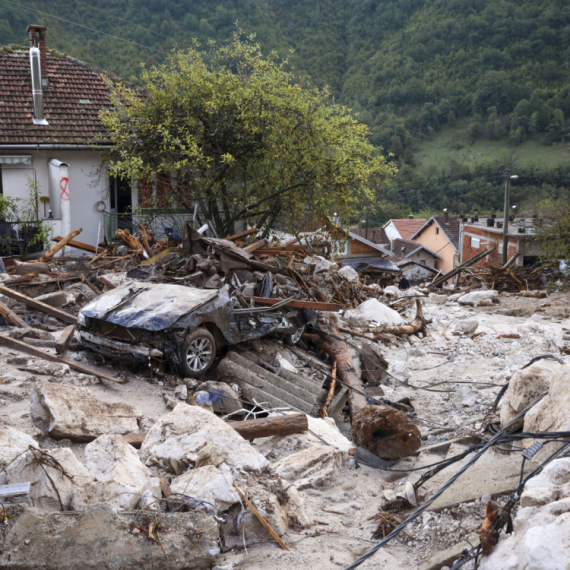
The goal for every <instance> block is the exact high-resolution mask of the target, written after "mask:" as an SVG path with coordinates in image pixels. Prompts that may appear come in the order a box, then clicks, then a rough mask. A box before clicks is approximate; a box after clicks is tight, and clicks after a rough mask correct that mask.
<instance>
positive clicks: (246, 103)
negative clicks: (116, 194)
mask: <svg viewBox="0 0 570 570" xmlns="http://www.w3.org/2000/svg"><path fill="white" fill-rule="evenodd" d="M286 65H287V62H285V61H279V60H278V58H277V57H276V55H275V54H271V55H270V56H269V57H264V56H263V55H262V53H261V50H260V48H259V46H258V45H257V44H256V43H255V42H254V38H253V37H249V38H247V39H245V40H244V39H242V38H241V36H240V34H239V33H238V32H236V34H235V35H234V38H233V40H232V41H231V42H228V43H227V44H225V45H223V46H221V47H218V46H215V45H214V44H210V45H209V46H208V47H207V48H206V49H205V50H201V49H200V47H199V46H196V47H195V48H194V49H191V50H189V51H184V52H175V53H173V54H172V55H171V56H170V57H169V58H168V60H167V61H166V63H165V64H164V65H162V66H160V67H155V68H152V69H144V70H143V73H142V84H143V85H142V87H143V89H142V90H134V89H132V88H130V87H129V86H126V85H113V89H112V103H113V107H112V109H110V110H107V111H103V112H102V114H101V119H102V121H103V124H104V125H105V127H106V129H107V131H108V133H109V134H110V136H111V137H112V139H113V142H114V147H113V150H112V153H111V154H110V156H109V163H110V170H111V172H112V173H113V174H114V175H119V176H123V177H133V178H135V179H138V180H142V181H150V180H154V181H156V180H157V178H158V179H160V180H169V181H170V182H169V184H168V200H169V201H170V203H171V204H176V206H177V207H184V208H187V209H190V208H192V207H194V205H195V204H196V203H197V204H198V205H199V210H200V212H201V213H202V215H203V216H204V217H205V218H207V219H209V220H210V221H211V222H212V223H213V224H214V226H215V227H216V230H217V231H218V233H219V234H220V235H227V234H228V233H232V232H233V229H234V224H235V222H237V221H239V220H244V221H247V222H249V223H250V224H252V225H253V226H255V227H263V228H264V229H265V232H266V233H267V232H268V231H269V230H270V229H271V228H272V227H273V226H274V225H275V223H276V222H277V221H279V222H280V223H281V224H283V223H284V224H285V226H288V227H290V228H292V227H295V225H297V226H298V224H299V220H300V218H307V217H310V218H312V219H316V220H323V219H326V218H327V217H329V216H330V215H331V214H332V213H333V212H336V213H337V214H338V215H339V216H341V217H342V218H343V219H347V218H348V216H349V215H350V214H351V212H352V211H353V209H354V207H355V206H356V205H357V204H359V205H360V207H362V204H365V203H371V202H372V201H373V200H374V196H375V191H377V189H378V188H380V187H382V185H383V184H384V183H385V182H387V181H388V180H389V179H390V178H391V177H392V175H393V167H392V166H391V165H389V164H388V163H387V162H386V161H385V160H384V158H383V157H381V156H378V155H377V153H376V151H375V149H374V147H373V146H372V145H371V144H370V143H369V141H368V139H367V136H368V128H367V127H366V126H365V125H363V124H359V123H358V122H357V121H356V120H355V119H354V118H353V117H352V115H351V113H350V110H349V109H347V108H345V107H341V106H338V105H334V104H333V103H332V100H331V97H330V95H329V94H328V92H327V91H326V90H319V89H316V88H314V87H311V86H309V85H307V84H306V83H305V82H303V81H300V80H296V78H295V77H294V76H293V75H292V74H291V73H290V72H289V71H287V70H286ZM155 183H156V182H155ZM161 200H162V205H164V204H165V202H164V196H161Z"/></svg>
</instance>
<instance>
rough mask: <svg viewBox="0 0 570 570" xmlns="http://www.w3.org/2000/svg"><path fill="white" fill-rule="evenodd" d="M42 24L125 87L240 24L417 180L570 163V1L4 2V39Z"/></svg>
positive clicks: (0, 4)
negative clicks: (483, 165)
mask: <svg viewBox="0 0 570 570" xmlns="http://www.w3.org/2000/svg"><path fill="white" fill-rule="evenodd" d="M34 10H37V11H39V12H37V11H36V12H34ZM32 22H33V23H39V22H41V23H44V24H46V25H47V26H48V45H49V46H50V47H53V48H56V49H59V50H61V51H64V52H66V53H69V54H71V55H73V56H75V57H78V58H79V59H82V60H85V61H87V62H90V63H92V64H94V65H98V66H100V67H102V68H104V69H106V70H108V71H111V72H113V73H116V74H118V75H120V76H122V77H125V78H127V79H131V78H136V76H137V75H138V73H139V71H140V64H141V63H145V64H147V65H153V64H156V63H160V62H161V61H163V60H164V57H165V54H166V53H167V52H168V51H170V50H172V49H174V48H176V47H181V48H183V47H186V46H189V45H191V43H192V41H193V39H194V38H196V39H197V40H198V41H199V42H201V43H204V42H206V41H207V40H208V39H214V40H216V41H223V40H225V39H227V38H228V37H229V36H230V35H231V34H232V32H233V31H234V30H235V22H238V23H239V26H240V27H241V28H242V29H243V30H244V31H245V32H246V33H250V32H255V33H256V35H257V38H258V40H259V42H260V43H261V44H262V46H263V47H264V48H265V49H266V50H276V51H277V52H278V53H279V54H280V55H282V56H284V57H289V58H290V62H291V66H292V67H293V69H294V70H295V71H296V72H297V73H299V74H302V75H308V76H310V78H311V80H312V81H313V82H314V83H315V84H317V85H319V86H322V85H328V86H329V88H330V90H331V92H332V94H333V95H334V97H335V100H336V101H338V102H341V103H344V104H346V105H348V106H350V107H352V108H353V109H354V112H355V114H357V115H358V117H359V120H361V121H362V122H365V123H367V124H368V125H369V126H370V128H371V132H372V141H373V142H374V143H375V144H376V145H377V146H378V147H381V148H382V149H383V150H384V151H385V152H390V153H392V154H393V158H394V160H396V161H398V163H399V165H400V167H403V172H404V175H405V176H407V177H408V178H407V179H406V180H408V181H409V180H410V177H411V179H412V180H414V176H419V175H421V176H424V177H426V176H427V177H428V179H429V177H430V176H432V175H433V174H434V172H435V170H437V171H438V172H439V175H440V176H441V175H443V176H444V177H445V176H449V173H450V172H451V171H453V172H454V176H456V177H457V176H463V174H461V172H460V171H462V169H465V167H467V166H468V165H471V166H472V167H474V168H475V169H477V168H478V166H479V162H481V161H483V162H485V161H487V162H488V161H494V163H495V166H496V167H497V168H499V167H501V168H502V167H503V166H504V165H505V164H511V163H512V159H513V155H514V156H516V157H518V161H519V162H518V164H521V165H522V164H526V163H527V162H528V160H529V159H532V158H533V157H535V156H540V155H541V154H543V155H544V156H548V161H544V163H542V162H541V161H540V160H538V161H537V162H538V163H539V164H543V166H542V167H543V168H550V167H551V166H554V165H560V164H565V160H566V157H567V149H566V146H565V141H566V140H567V138H569V137H570V4H569V3H568V2H567V0H313V1H312V2H306V1H305V2H302V1H301V0H239V1H238V0H169V2H164V1H163V0H27V1H25V0H10V1H8V0H0V44H4V45H5V44H9V43H16V44H20V45H25V44H26V32H25V30H26V26H27V24H29V23H32ZM81 26H83V27H81ZM95 30H99V31H100V32H104V34H102V33H97V32H96V31H95ZM105 34H106V35H105ZM113 36H117V37H118V38H120V39H117V37H113ZM291 50H294V51H293V52H292V53H291ZM517 149H518V152H517ZM544 153H546V154H544ZM507 156H509V157H510V158H508V159H507V158H506V157H507ZM458 168H459V171H458ZM434 169H435V170H434ZM458 172H459V173H458ZM475 172H477V171H475ZM410 173H411V174H410ZM558 179H559V178H557V180H558ZM401 180H403V177H401ZM467 182H470V181H467ZM411 184H414V182H411ZM392 193H393V194H394V196H392V199H396V200H399V201H406V202H408V203H411V204H413V207H414V208H419V207H424V206H429V207H440V206H441V204H440V200H438V199H436V198H435V197H431V196H430V195H429V192H427V191H426V196H425V197H424V198H422V200H420V201H415V202H414V200H410V198H409V196H408V193H407V192H406V191H405V190H404V182H402V183H400V182H398V185H397V188H396V190H394V189H392ZM464 194H465V195H467V194H468V192H465V193H464ZM468 202H469V201H468ZM460 205H463V206H465V205H466V206H467V207H470V205H472V203H471V202H469V203H462V204H460V203H457V202H455V203H453V205H452V207H454V208H457V207H459V206H460Z"/></svg>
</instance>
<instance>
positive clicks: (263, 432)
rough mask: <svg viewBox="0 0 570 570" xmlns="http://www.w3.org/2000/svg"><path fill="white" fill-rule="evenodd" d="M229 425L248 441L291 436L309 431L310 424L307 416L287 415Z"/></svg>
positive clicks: (230, 423) (229, 423)
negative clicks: (258, 438) (274, 436)
mask: <svg viewBox="0 0 570 570" xmlns="http://www.w3.org/2000/svg"><path fill="white" fill-rule="evenodd" d="M228 425H230V426H231V427H233V428H234V429H235V430H236V431H237V432H238V433H239V434H240V435H241V436H242V437H243V438H244V439H248V440H252V439H255V438H257V437H269V436H271V435H289V434H291V433H300V432H303V431H307V430H308V429H309V422H308V420H307V416H306V415H305V414H287V415H284V416H272V417H270V418H261V419H258V420H246V421H245V422H228Z"/></svg>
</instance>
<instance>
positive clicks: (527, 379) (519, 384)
mask: <svg viewBox="0 0 570 570" xmlns="http://www.w3.org/2000/svg"><path fill="white" fill-rule="evenodd" d="M560 368H561V365H560V364H559V363H558V362H556V361H555V360H550V359H543V360H539V361H538V362H534V363H533V364H531V365H530V366H528V367H527V368H523V369H522V370H519V371H518V372H515V373H514V374H513V375H512V377H511V379H510V381H509V387H508V388H507V391H506V392H505V395H504V396H503V401H502V407H501V425H502V426H503V427H504V426H506V425H507V424H508V423H509V422H510V421H511V420H512V419H513V418H514V417H515V416H516V415H517V414H518V413H519V412H521V411H522V410H524V409H525V408H526V407H527V406H528V405H529V404H530V403H531V402H532V401H533V400H534V399H535V398H537V397H538V396H540V394H542V393H544V392H546V391H547V390H548V388H549V387H550V383H551V381H552V378H553V377H554V375H555V374H556V372H558V370H560ZM521 423H522V421H521Z"/></svg>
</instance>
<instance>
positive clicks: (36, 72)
mask: <svg viewBox="0 0 570 570" xmlns="http://www.w3.org/2000/svg"><path fill="white" fill-rule="evenodd" d="M30 70H31V73H32V97H33V99H34V116H33V120H34V125H47V124H48V122H47V120H46V118H45V115H44V95H43V89H42V65H41V61H40V50H39V48H37V47H32V48H30Z"/></svg>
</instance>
